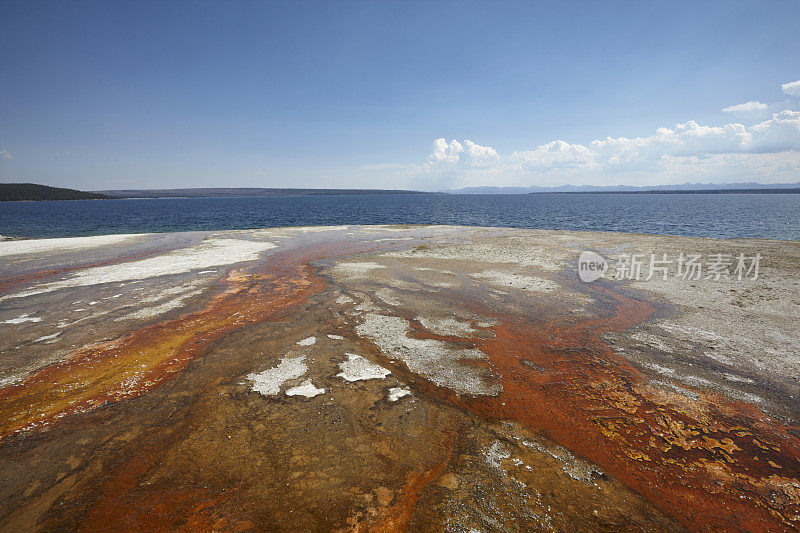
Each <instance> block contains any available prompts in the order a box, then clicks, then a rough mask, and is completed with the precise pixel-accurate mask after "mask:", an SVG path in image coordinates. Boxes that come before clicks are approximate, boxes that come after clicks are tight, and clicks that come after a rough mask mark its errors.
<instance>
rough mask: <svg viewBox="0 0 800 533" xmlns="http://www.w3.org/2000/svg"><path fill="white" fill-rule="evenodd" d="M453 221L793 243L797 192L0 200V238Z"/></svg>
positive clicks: (798, 220) (798, 231) (797, 227)
mask: <svg viewBox="0 0 800 533" xmlns="http://www.w3.org/2000/svg"><path fill="white" fill-rule="evenodd" d="M333 224H336V225H338V224H459V225H468V226H506V227H518V228H542V229H562V230H607V231H623V232H634V233H654V234H662V235H689V236H701V237H734V238H735V237H752V238H771V239H787V240H800V194H521V195H467V194H408V195H406V194H396V195H365V196H298V197H250V198H170V199H154V200H86V201H69V202H2V203H0V235H4V236H15V237H16V236H24V237H69V236H79V235H101V234H107V233H147V232H165V231H186V230H222V229H246V228H262V227H276V226H307V225H333Z"/></svg>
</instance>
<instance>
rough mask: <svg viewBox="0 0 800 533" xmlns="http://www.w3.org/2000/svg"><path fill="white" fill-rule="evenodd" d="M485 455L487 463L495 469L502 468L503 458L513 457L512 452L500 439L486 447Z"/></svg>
mask: <svg viewBox="0 0 800 533" xmlns="http://www.w3.org/2000/svg"><path fill="white" fill-rule="evenodd" d="M483 453H484V456H485V457H486V463H487V464H488V465H489V466H491V467H492V468H495V469H500V464H501V463H502V461H503V459H508V458H509V457H511V453H509V452H508V451H507V450H506V449H505V448H504V447H503V445H502V444H500V441H495V442H493V443H492V445H491V446H489V448H487V449H486V451H485V452H483Z"/></svg>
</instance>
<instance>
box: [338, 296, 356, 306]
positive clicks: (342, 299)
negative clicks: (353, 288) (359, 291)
mask: <svg viewBox="0 0 800 533" xmlns="http://www.w3.org/2000/svg"><path fill="white" fill-rule="evenodd" d="M336 303H337V304H339V305H344V304H350V303H353V299H352V298H350V297H349V296H344V295H342V296H339V297H338V298H336Z"/></svg>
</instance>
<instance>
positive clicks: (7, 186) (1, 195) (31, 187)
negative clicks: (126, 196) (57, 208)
mask: <svg viewBox="0 0 800 533" xmlns="http://www.w3.org/2000/svg"><path fill="white" fill-rule="evenodd" d="M109 198H112V197H111V196H107V195H105V194H97V193H93V192H84V191H78V190H76V189H62V188H61V187H49V186H47V185H37V184H36V183H0V202H13V201H15V200H107V199H109Z"/></svg>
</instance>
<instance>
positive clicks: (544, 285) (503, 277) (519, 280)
mask: <svg viewBox="0 0 800 533" xmlns="http://www.w3.org/2000/svg"><path fill="white" fill-rule="evenodd" d="M470 277H472V278H475V279H478V280H480V281H483V282H484V283H488V284H489V285H495V286H499V287H511V288H514V289H522V290H524V291H534V292H552V291H554V290H556V289H558V284H557V283H554V282H552V281H550V280H546V279H542V278H536V277H533V276H524V275H522V274H514V273H511V272H503V271H500V270H484V271H483V272H478V273H475V274H470Z"/></svg>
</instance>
